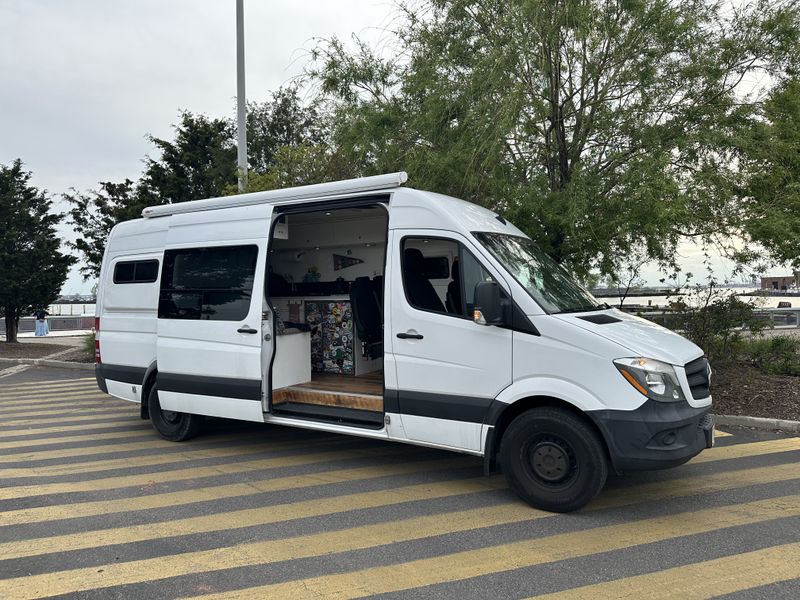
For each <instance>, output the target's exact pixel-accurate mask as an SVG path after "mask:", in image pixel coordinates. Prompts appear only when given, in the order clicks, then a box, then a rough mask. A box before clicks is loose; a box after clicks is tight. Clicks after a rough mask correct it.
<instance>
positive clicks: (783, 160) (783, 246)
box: [743, 79, 800, 268]
mask: <svg viewBox="0 0 800 600" xmlns="http://www.w3.org/2000/svg"><path fill="white" fill-rule="evenodd" d="M764 112H765V117H766V119H765V120H764V121H763V122H759V123H757V124H756V125H755V126H754V127H753V131H752V132H751V137H750V138H749V139H748V140H747V143H746V144H745V148H744V152H743V161H744V170H745V171H746V172H747V173H748V174H749V177H748V181H747V189H746V192H747V211H746V213H747V221H746V224H745V229H746V231H747V232H748V233H749V234H750V237H751V238H752V239H753V240H754V241H756V242H758V243H759V244H761V245H762V246H763V247H765V248H767V249H768V250H769V251H770V253H771V254H772V255H773V256H774V257H775V258H777V259H778V260H780V261H782V262H788V263H791V264H792V265H793V266H794V267H796V268H798V267H800V79H791V80H788V81H786V82H784V83H783V84H782V85H780V86H779V87H777V88H776V89H775V90H774V91H773V93H772V94H771V96H770V98H769V99H768V101H767V102H766V103H765V111H764Z"/></svg>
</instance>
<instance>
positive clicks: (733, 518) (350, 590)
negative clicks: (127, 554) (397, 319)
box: [31, 495, 800, 600]
mask: <svg viewBox="0 0 800 600" xmlns="http://www.w3.org/2000/svg"><path fill="white" fill-rule="evenodd" d="M798 514H800V495H797V496H785V497H782V498H771V499H769V500H760V501H757V502H750V503H744V504H737V505H734V506H725V507H722V508H712V509H707V510H699V511H695V512H689V513H677V514H672V515H666V516H662V517H657V518H655V519H645V520H643V521H633V522H630V523H624V524H622V525H611V526H607V527H597V528H595V529H589V530H583V531H578V532H575V533H564V534H558V535H553V536H547V537H540V538H535V539H528V540H524V541H521V542H515V543H511V544H503V545H499V546H488V547H484V548H480V549H478V550H467V551H463V552H456V553H453V554H447V555H444V556H437V557H434V558H425V559H420V560H412V561H408V562H404V563H399V564H393V565H388V566H385V567H376V568H372V569H364V570H356V571H349V572H347V573H342V574H334V575H328V576H322V577H313V578H308V579H303V580H301V581H289V582H286V583H279V584H274V585H266V586H259V587H254V588H250V589H248V590H241V591H239V592H237V594H236V597H237V598H240V599H242V600H245V599H248V598H253V599H256V598H258V599H261V598H361V597H364V596H368V595H371V594H381V593H389V592H398V591H402V590H407V589H410V588H414V587H422V586H427V585H433V584H436V583H446V582H449V581H456V580H459V579H467V578H470V577H476V576H479V575H487V574H490V573H500V572H503V571H510V570H512V569H519V568H522V567H530V566H534V565H538V564H544V563H550V562H556V561H559V560H565V559H569V558H576V557H579V556H588V555H590V554H594V553H597V552H608V551H611V550H619V549H623V548H630V547H634V546H639V545H642V544H647V543H652V542H657V541H660V540H665V539H670V538H678V537H682V536H688V535H693V534H698V533H704V532H709V531H714V530H716V529H723V528H727V527H736V526H741V525H747V524H751V523H758V522H761V521H768V520H770V519H778V518H781V517H788V516H795V515H798ZM415 526H418V524H415ZM431 526H432V527H434V528H435V525H434V524H431ZM367 527H371V526H367ZM365 529H366V528H365ZM403 532H404V531H402V530H401V531H400V532H398V533H397V534H395V539H403V537H402V533H403ZM336 533H337V534H340V535H341V534H342V533H347V532H336ZM354 533H355V532H349V535H344V536H342V537H344V538H345V539H344V540H340V539H336V538H335V537H334V536H335V535H336V534H334V535H332V536H330V537H334V539H333V540H329V539H325V538H324V537H322V539H317V540H309V539H304V538H295V539H289V540H285V542H286V543H285V546H288V547H287V548H286V549H285V550H283V552H281V550H282V549H281V548H280V546H281V545H280V544H273V545H272V547H271V548H270V556H269V558H270V560H271V561H277V560H291V559H297V558H300V557H303V556H308V555H309V552H314V553H315V555H318V554H323V553H330V552H337V551H338V552H341V551H343V550H344V548H345V547H347V546H348V544H347V540H348V539H351V540H352V539H353V538H355V539H357V540H359V542H350V545H351V546H352V545H355V544H359V543H360V545H361V546H362V547H363V546H364V545H365V544H374V545H378V544H379V543H386V542H385V541H384V540H383V539H382V538H380V534H378V535H376V533H377V532H376V533H373V532H372V531H363V532H359V534H358V535H354ZM326 535H327V534H321V536H326ZM304 537H305V538H308V537H310V536H304ZM365 538H366V539H365ZM376 538H377V539H376ZM292 542H294V543H292ZM337 542H338V543H337ZM243 546H244V545H240V546H238V547H237V553H236V555H235V557H230V556H228V557H226V558H227V560H225V558H223V557H217V558H218V560H222V561H224V562H223V564H219V563H218V564H215V565H214V566H213V567H212V566H211V565H208V567H207V568H216V569H219V568H230V567H231V566H238V563H246V564H248V563H247V559H248V558H250V560H255V559H256V558H257V557H256V556H252V554H251V553H250V551H256V552H258V551H260V550H262V548H261V547H259V545H258V544H252V545H250V547H249V548H246V549H244V548H243ZM246 551H247V554H244V553H245V552H246ZM198 554H200V553H198ZM187 558H188V557H187ZM197 558H198V560H203V561H204V560H205V559H206V557H205V556H198V557H197ZM264 559H265V557H264V556H261V557H260V560H259V561H258V562H259V563H265V562H268V561H267V560H264ZM142 562H143V561H142ZM176 562H178V561H176ZM186 562H189V563H190V564H191V566H190V567H189V568H195V569H197V568H198V567H199V565H197V564H196V563H195V562H190V561H186ZM232 563H234V564H232ZM249 564H258V563H256V562H253V563H249ZM126 566H127V567H128V568H126ZM106 567H107V568H112V569H113V568H114V567H120V569H119V571H120V574H119V576H120V578H125V579H128V580H130V579H133V576H134V571H133V569H134V568H135V567H138V565H136V566H134V565H106V566H105V567H104V568H106ZM162 568H166V569H167V570H168V571H171V570H172V569H180V568H181V563H178V564H169V565H166V564H165V565H162ZM183 569H184V570H185V569H187V566H186V565H184V566H183ZM67 574H68V577H69V582H67V581H63V580H60V581H59V582H58V584H59V587H60V585H64V587H65V588H67V587H68V588H69V591H73V589H75V587H76V586H79V587H80V589H87V588H84V587H83V586H84V585H86V582H83V581H79V580H76V579H75V578H74V577H73V576H72V573H71V572H69V571H68V572H67ZM76 574H77V573H76ZM114 574H116V573H114ZM81 575H85V576H88V577H93V579H94V581H93V582H92V583H93V586H92V587H97V586H102V585H104V584H106V583H107V581H108V579H107V577H104V578H99V577H96V575H97V574H96V573H81ZM104 575H106V576H109V573H108V572H104ZM151 575H152V573H151ZM112 576H113V574H112ZM31 583H33V585H34V587H36V586H37V584H39V582H37V581H35V580H33V581H31ZM54 583H55V582H54ZM59 587H57V588H56V589H59ZM75 591H78V590H75ZM48 593H52V592H50V591H49V590H48ZM218 597H223V595H216V594H209V595H206V596H203V598H204V599H205V600H211V599H213V598H218Z"/></svg>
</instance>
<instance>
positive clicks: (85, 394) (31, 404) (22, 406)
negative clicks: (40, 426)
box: [0, 390, 125, 415]
mask: <svg viewBox="0 0 800 600" xmlns="http://www.w3.org/2000/svg"><path fill="white" fill-rule="evenodd" d="M85 398H88V399H92V398H94V399H96V400H97V401H98V402H100V401H105V402H108V403H112V402H113V403H116V404H120V403H122V402H125V401H124V400H120V399H119V398H115V397H113V396H109V395H108V394H104V393H103V392H101V391H92V390H82V391H80V392H70V393H69V394H63V395H58V396H36V399H35V400H20V401H19V402H2V403H0V414H2V415H7V414H12V413H13V412H15V411H16V412H18V411H23V410H37V409H42V408H47V407H50V406H52V407H53V408H54V409H58V408H60V407H62V406H67V405H69V404H74V403H75V400H82V399H85Z"/></svg>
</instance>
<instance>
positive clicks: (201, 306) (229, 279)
mask: <svg viewBox="0 0 800 600" xmlns="http://www.w3.org/2000/svg"><path fill="white" fill-rule="evenodd" d="M257 258H258V247H257V246H252V245H248V246H220V247H214V248H185V249H183V248H182V249H180V250H166V251H165V252H164V270H163V273H162V277H161V294H160V296H159V302H158V318H159V319H201V320H212V321H239V320H241V319H244V318H245V317H246V316H247V313H248V312H249V311H250V298H251V295H252V292H253V280H254V279H255V271H256V259H257Z"/></svg>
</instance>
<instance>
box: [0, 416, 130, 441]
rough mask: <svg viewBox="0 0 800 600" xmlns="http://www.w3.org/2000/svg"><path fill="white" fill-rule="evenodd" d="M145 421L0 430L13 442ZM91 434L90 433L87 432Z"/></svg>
mask: <svg viewBox="0 0 800 600" xmlns="http://www.w3.org/2000/svg"><path fill="white" fill-rule="evenodd" d="M143 423H145V422H144V421H142V420H141V419H139V418H138V416H137V418H136V419H133V418H130V417H126V418H125V419H124V420H116V421H113V422H110V423H103V422H100V423H87V424H86V426H85V427H76V426H75V425H72V426H67V427H39V428H36V429H16V430H13V431H12V430H9V431H0V439H2V440H3V441H4V442H6V441H7V442H11V441H12V440H14V441H24V439H25V438H26V437H28V436H31V435H44V434H50V433H65V432H74V431H92V430H95V429H104V430H105V429H112V430H115V429H120V430H132V429H134V428H136V429H142V428H143ZM86 435H89V434H86ZM73 437H77V436H68V435H65V436H63V437H61V438H50V441H51V442H52V441H53V439H63V440H64V441H69V440H71V439H72V438H73Z"/></svg>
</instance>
